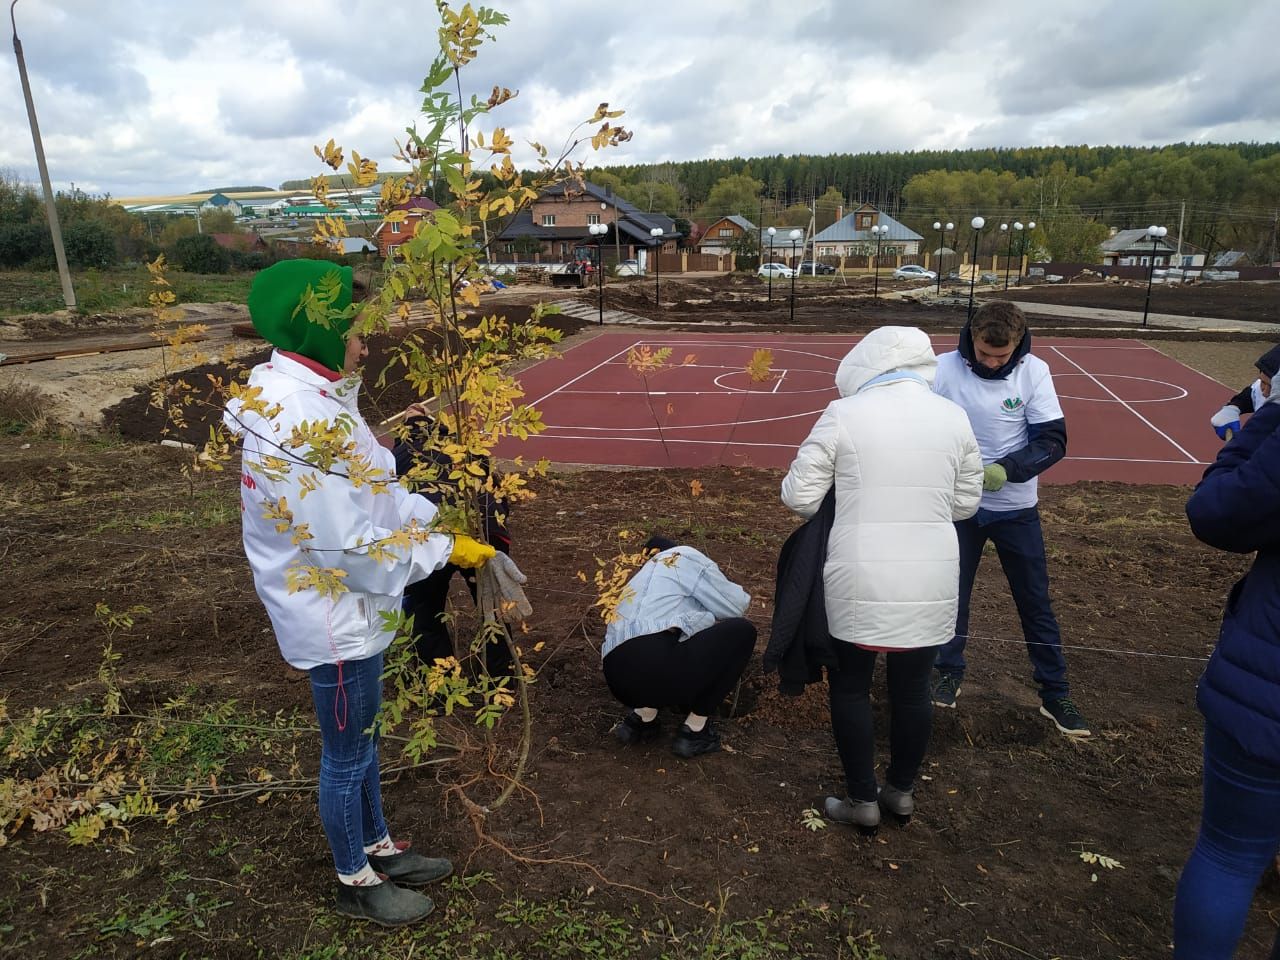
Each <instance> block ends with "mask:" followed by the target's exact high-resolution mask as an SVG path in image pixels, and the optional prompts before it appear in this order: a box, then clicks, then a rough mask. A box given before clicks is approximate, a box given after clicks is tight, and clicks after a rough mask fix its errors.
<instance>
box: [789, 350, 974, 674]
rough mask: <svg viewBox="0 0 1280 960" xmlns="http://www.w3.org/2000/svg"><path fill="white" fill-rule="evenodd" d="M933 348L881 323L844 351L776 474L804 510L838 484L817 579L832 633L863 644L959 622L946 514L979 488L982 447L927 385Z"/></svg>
mask: <svg viewBox="0 0 1280 960" xmlns="http://www.w3.org/2000/svg"><path fill="white" fill-rule="evenodd" d="M936 368H937V358H936V357H935V356H934V353H933V347H932V346H931V345H930V343H929V337H928V336H927V335H926V334H925V333H924V331H922V330H918V329H916V328H914V327H881V328H880V329H878V330H875V331H873V332H872V333H870V334H868V335H867V336H866V337H864V338H863V339H862V341H861V342H860V343H859V344H858V345H857V346H856V347H854V348H853V350H852V351H850V353H849V354H848V356H846V357H845V358H844V360H842V361H841V362H840V368H839V369H838V370H837V371H836V387H837V388H838V389H839V391H840V397H841V398H840V399H839V400H834V401H832V402H831V403H830V404H829V405H828V406H827V409H826V410H825V411H823V413H822V416H821V417H820V418H819V419H818V422H817V423H816V424H814V427H813V430H812V431H811V432H810V434H809V437H808V439H806V440H805V441H804V443H803V444H801V446H800V449H799V450H798V451H797V453H796V458H795V461H794V462H793V463H792V464H791V469H790V470H789V471H788V472H787V476H786V478H785V479H784V480H783V481H782V502H783V503H785V504H786V505H787V506H788V507H789V508H791V509H792V510H794V511H795V512H796V513H798V514H800V515H801V516H802V517H811V516H813V514H815V513H816V512H817V511H818V508H819V507H820V506H821V505H822V499H823V497H825V496H826V493H827V491H828V490H829V489H830V488H831V485H832V484H833V483H834V484H835V488H836V513H835V521H834V523H833V524H832V528H831V535H830V537H829V539H828V542H827V562H826V566H825V568H824V575H823V580H824V584H825V587H826V597H827V621H828V626H829V629H830V631H831V635H832V636H833V637H836V638H837V639H840V640H847V641H850V642H853V643H858V644H862V645H864V646H869V647H885V648H890V649H912V648H916V647H928V646H934V645H936V644H940V643H945V642H946V641H947V640H950V639H951V637H952V635H953V633H954V631H955V623H956V602H957V595H958V592H959V579H960V565H959V548H958V546H957V541H956V532H955V527H954V526H953V525H952V521H954V520H963V519H966V518H968V517H971V516H973V514H974V513H975V512H976V511H977V509H978V502H979V500H980V499H981V497H982V457H981V454H980V453H979V452H978V442H977V440H975V439H974V436H973V429H972V428H971V427H970V426H969V419H968V417H967V416H966V415H965V412H964V410H963V409H961V408H960V407H959V406H958V405H956V404H954V403H952V402H951V401H950V400H947V399H944V398H943V397H939V396H937V395H936V394H934V393H933V392H932V391H931V390H930V383H931V382H932V380H933V375H934V372H935V370H936Z"/></svg>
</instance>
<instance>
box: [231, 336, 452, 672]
mask: <svg viewBox="0 0 1280 960" xmlns="http://www.w3.org/2000/svg"><path fill="white" fill-rule="evenodd" d="M317 368H318V365H311V364H310V362H302V361H301V360H299V359H295V358H294V357H293V356H292V355H287V354H284V353H282V352H281V351H279V350H277V351H275V352H274V353H273V354H272V355H271V359H270V360H269V361H268V362H266V363H263V364H259V365H258V366H256V367H254V369H253V372H252V373H251V374H250V376H249V386H250V387H260V388H261V389H262V392H261V394H259V397H258V398H259V399H260V400H261V401H262V402H263V404H264V406H263V408H262V409H261V410H258V409H256V407H257V404H256V403H251V404H249V408H246V405H245V403H243V402H241V401H240V400H236V399H233V400H231V401H230V402H229V403H228V404H227V411H226V413H225V415H224V416H223V422H224V423H225V424H226V425H227V427H228V428H229V429H230V430H231V431H232V432H233V433H235V434H237V435H238V436H240V437H241V438H242V439H243V441H244V456H243V461H242V468H241V473H240V510H241V514H240V518H241V526H242V530H243V534H244V552H245V554H246V555H247V556H248V558H249V566H250V567H251V568H252V569H253V582H254V586H255V587H256V588H257V590H258V596H259V597H260V598H261V599H262V603H263V605H264V606H265V607H266V608H267V614H268V615H269V616H270V617H271V625H272V626H273V627H274V628H275V634H276V642H277V643H279V645H280V653H281V654H282V655H283V656H284V658H285V660H287V661H288V662H289V663H290V664H292V665H293V666H295V667H297V668H298V669H300V670H310V669H311V668H312V667H317V666H320V665H321V664H327V663H339V662H342V661H349V660H363V659H366V658H368V657H372V656H374V655H375V654H378V653H381V652H382V651H383V650H385V649H386V648H387V646H388V645H389V644H390V643H391V641H392V639H393V638H394V636H395V634H394V633H393V632H392V631H390V630H388V629H386V626H385V623H384V621H383V618H382V614H383V613H394V612H396V611H397V610H399V608H400V600H401V596H402V595H403V593H404V588H405V585H406V584H409V583H412V582H414V581H416V580H421V579H423V578H424V577H426V576H428V575H429V574H430V573H431V572H432V571H433V570H437V569H439V568H440V567H442V566H444V565H445V563H446V562H447V561H448V558H449V553H450V551H451V550H452V548H453V538H452V537H451V536H448V535H444V534H432V535H431V536H430V537H428V538H427V539H426V541H425V542H423V543H414V544H413V545H412V546H411V547H409V548H397V549H395V550H393V551H388V552H389V553H390V556H387V557H382V558H375V557H373V556H370V555H369V546H370V545H371V544H375V543H378V542H379V541H382V540H385V539H386V538H387V537H388V536H390V535H391V534H392V533H393V532H395V531H396V530H400V529H405V528H408V527H409V526H410V524H412V523H414V522H416V523H417V524H418V525H419V526H421V527H429V526H430V525H431V523H432V522H433V520H434V518H435V513H436V508H435V507H434V506H433V505H432V504H431V502H430V501H428V500H427V499H426V498H425V497H419V496H417V495H416V494H411V493H409V492H408V491H407V490H405V488H404V487H402V486H401V485H400V484H399V482H397V481H396V479H395V458H394V457H393V456H392V455H391V451H390V450H387V449H386V448H384V447H382V446H380V445H379V444H378V442H377V441H376V440H375V439H374V436H373V432H372V431H371V430H370V429H369V426H368V424H366V423H365V422H364V419H363V418H362V417H361V416H360V412H359V410H358V409H357V407H356V399H357V397H358V396H359V391H360V381H359V380H357V379H354V378H350V379H341V380H337V381H332V380H330V379H329V378H328V377H327V376H325V374H323V373H321V372H320V371H319V369H317ZM267 414H273V415H272V416H270V417H268V416H266V415H267ZM304 420H305V421H308V422H310V423H311V424H312V425H320V424H327V425H335V424H339V423H341V424H344V425H346V428H347V429H348V430H349V433H348V436H349V438H350V440H351V442H352V443H353V444H354V446H355V455H356V456H358V457H361V458H364V460H365V461H366V462H367V464H368V466H369V468H370V471H369V479H370V480H373V481H381V482H382V483H384V484H386V486H385V490H384V492H375V491H374V490H373V489H372V488H371V486H370V484H369V483H362V484H360V485H359V486H357V485H356V484H354V483H352V482H351V480H349V479H348V478H347V476H346V472H347V471H346V467H345V466H344V465H343V464H340V463H338V464H334V465H333V466H332V468H331V472H330V473H328V474H326V473H323V472H321V471H319V470H316V469H314V468H313V467H312V466H311V465H310V464H309V463H306V462H300V460H299V458H305V456H306V455H307V453H308V448H307V447H305V446H303V447H301V448H297V449H291V448H288V447H286V446H284V445H285V444H286V441H288V439H289V436H290V434H291V432H292V431H293V428H294V427H296V426H298V425H299V424H301V423H302V422H303V421H304ZM268 458H278V460H277V461H275V462H273V461H272V460H271V459H268ZM304 478H307V480H308V486H311V485H312V484H314V489H309V490H307V491H306V495H305V496H303V493H304V490H303V486H302V484H303V479H304ZM387 481H390V482H389V483H387ZM281 498H284V500H285V506H286V507H287V509H288V510H290V511H291V512H292V514H293V523H292V526H291V527H286V529H284V530H279V529H277V524H278V523H280V521H279V520H277V519H275V518H274V517H269V516H267V511H268V509H269V508H272V507H273V505H276V504H278V503H279V501H280V499H281ZM303 524H305V525H306V531H307V532H308V533H310V535H311V539H309V540H303V541H301V542H300V543H296V544H295V543H294V542H293V540H294V534H295V531H297V530H298V529H300V528H301V527H302V525H303ZM300 565H301V566H306V565H311V566H316V567H332V568H337V569H339V570H342V571H344V572H345V573H346V576H345V578H344V579H343V581H342V583H343V585H344V586H345V587H346V588H347V589H346V591H345V592H343V593H339V594H337V595H336V597H334V598H332V599H330V598H328V597H325V596H324V595H323V594H321V593H320V592H319V591H317V590H314V589H308V590H300V591H298V592H296V593H290V592H289V587H288V582H287V580H286V574H287V571H288V570H289V568H290V567H294V566H300Z"/></svg>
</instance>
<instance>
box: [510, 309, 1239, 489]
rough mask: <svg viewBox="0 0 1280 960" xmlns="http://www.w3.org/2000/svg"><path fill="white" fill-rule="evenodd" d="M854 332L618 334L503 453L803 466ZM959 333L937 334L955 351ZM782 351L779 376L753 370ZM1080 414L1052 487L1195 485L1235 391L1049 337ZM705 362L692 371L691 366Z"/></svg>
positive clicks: (583, 360)
mask: <svg viewBox="0 0 1280 960" xmlns="http://www.w3.org/2000/svg"><path fill="white" fill-rule="evenodd" d="M858 339H859V338H858V337H849V336H836V335H830V336H818V337H807V336H787V335H755V334H689V333H685V334H679V333H672V334H654V335H649V334H638V333H608V334H602V335H601V336H598V337H596V338H595V339H593V340H590V341H587V342H586V343H582V344H579V345H578V346H575V347H573V348H571V349H569V350H567V351H565V353H564V354H563V356H562V357H561V358H560V359H553V360H547V361H543V362H542V363H539V364H537V365H535V366H533V367H531V368H529V369H528V370H526V371H524V373H523V374H521V377H520V379H521V381H522V383H523V385H524V390H525V398H526V400H527V401H528V402H529V403H531V404H532V405H534V406H535V407H537V408H538V409H540V410H541V411H542V417H543V422H544V423H545V424H546V425H547V429H546V431H545V432H544V433H541V434H539V435H537V436H536V437H531V438H530V439H529V440H528V441H527V442H524V443H521V442H519V441H509V442H506V443H504V444H503V445H502V446H501V447H500V448H499V451H498V452H499V454H501V455H504V456H515V455H516V454H518V453H519V454H523V455H524V456H525V457H526V458H529V457H546V458H547V459H549V460H551V461H554V462H556V463H576V464H598V465H617V466H637V467H705V466H712V465H726V466H745V467H775V468H783V469H785V468H786V467H787V466H789V465H790V463H791V460H792V457H793V456H794V455H795V451H796V448H797V447H798V446H799V445H800V443H801V441H803V440H804V438H805V437H806V436H807V435H808V432H809V429H810V427H812V426H813V423H814V421H815V420H817V418H818V415H819V414H820V413H821V412H822V410H823V409H824V408H825V407H826V405H827V404H828V403H829V402H830V401H832V400H833V399H835V398H836V396H837V393H836V390H835V386H834V377H835V371H836V367H837V366H838V365H839V362H840V360H841V358H843V357H844V355H845V354H846V353H848V352H849V350H850V349H851V348H852V347H853V345H854V344H855V343H857V341H858ZM954 346H955V337H954V336H946V337H935V338H934V349H935V350H937V351H938V352H940V353H941V352H945V351H947V350H951V349H953V348H954ZM633 347H636V348H644V347H648V348H649V349H651V350H653V351H655V352H656V351H658V350H660V349H663V348H665V347H670V348H672V355H671V357H670V359H669V364H672V365H671V366H668V367H666V368H664V369H662V370H659V371H658V372H656V373H651V374H649V375H648V376H647V378H646V377H644V376H641V375H639V374H638V373H636V372H634V371H633V370H631V369H629V368H628V366H627V354H628V351H630V350H631V349H632V348H633ZM760 349H767V350H771V351H772V353H773V363H772V368H771V377H772V379H770V380H768V381H765V382H759V383H758V382H754V381H753V380H752V379H751V377H750V376H749V375H748V373H747V372H746V367H747V364H748V363H749V362H750V361H751V358H752V355H753V354H754V352H755V351H756V350H760ZM1034 350H1035V353H1036V354H1037V355H1038V356H1040V357H1041V358H1043V359H1044V360H1045V362H1047V363H1048V364H1049V368H1050V370H1051V371H1052V372H1053V377H1054V383H1055V385H1056V386H1057V389H1058V395H1059V397H1060V398H1061V400H1062V408H1063V411H1064V412H1065V414H1066V418H1067V434H1068V438H1069V444H1068V456H1067V458H1066V459H1065V460H1064V461H1063V462H1061V463H1059V464H1058V465H1057V466H1055V467H1053V468H1052V469H1051V470H1050V471H1049V472H1048V473H1047V474H1045V477H1044V479H1045V480H1046V482H1054V483H1070V482H1073V481H1076V480H1121V481H1127V482H1131V483H1173V484H1191V483H1195V482H1196V481H1197V480H1198V479H1199V478H1200V475H1201V474H1202V473H1203V472H1204V468H1205V465H1206V464H1207V463H1209V462H1210V461H1211V460H1212V459H1213V457H1214V456H1215V454H1216V453H1217V450H1218V448H1219V445H1220V444H1219V442H1218V439H1217V437H1216V436H1215V435H1214V433H1213V430H1212V429H1211V428H1210V427H1209V417H1210V416H1211V415H1212V413H1213V412H1214V411H1215V410H1217V409H1218V407H1220V406H1221V405H1222V403H1223V401H1224V399H1225V398H1226V397H1227V396H1228V395H1229V394H1230V393H1231V392H1232V391H1230V390H1228V389H1227V388H1226V387H1224V386H1223V385H1222V384H1220V383H1218V382H1216V381H1214V380H1212V379H1210V378H1209V377H1206V376H1205V375H1203V374H1201V373H1197V372H1196V371H1194V370H1192V369H1190V368H1189V367H1186V366H1184V365H1183V364H1181V363H1178V362H1177V361H1176V360H1173V359H1171V358H1169V357H1167V356H1165V355H1164V354H1162V353H1160V352H1159V351H1158V350H1155V349H1154V348H1152V347H1149V346H1147V345H1146V344H1143V343H1140V342H1138V341H1136V340H1073V339H1052V338H1045V339H1041V338H1036V339H1035V341H1034ZM689 355H692V357H693V359H692V360H690V362H688V363H684V364H682V361H683V360H685V358H686V357H688V356H689Z"/></svg>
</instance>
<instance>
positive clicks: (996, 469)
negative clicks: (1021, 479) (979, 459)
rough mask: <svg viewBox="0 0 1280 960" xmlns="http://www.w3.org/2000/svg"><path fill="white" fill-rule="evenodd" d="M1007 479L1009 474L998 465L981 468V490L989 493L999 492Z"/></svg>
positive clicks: (993, 464)
mask: <svg viewBox="0 0 1280 960" xmlns="http://www.w3.org/2000/svg"><path fill="white" fill-rule="evenodd" d="M1008 479H1009V474H1007V473H1006V472H1005V469H1004V467H1002V466H1000V464H998V463H992V464H988V465H987V466H985V467H983V468H982V489H983V490H986V491H988V492H989V493H990V492H994V491H996V490H999V489H1000V488H1001V487H1003V486H1004V484H1005V481H1006V480H1008Z"/></svg>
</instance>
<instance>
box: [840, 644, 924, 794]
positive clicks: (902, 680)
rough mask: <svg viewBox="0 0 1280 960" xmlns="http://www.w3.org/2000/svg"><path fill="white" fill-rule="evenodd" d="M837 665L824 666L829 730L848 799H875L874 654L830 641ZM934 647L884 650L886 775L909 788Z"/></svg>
mask: <svg viewBox="0 0 1280 960" xmlns="http://www.w3.org/2000/svg"><path fill="white" fill-rule="evenodd" d="M832 646H834V647H835V653H836V663H837V667H836V669H834V670H828V671H827V685H828V686H829V687H830V690H831V731H832V733H834V734H835V738H836V750H838V751H839V753H840V762H841V763H842V764H843V765H844V776H845V780H846V782H847V783H848V787H849V798H850V799H852V800H856V801H861V802H866V801H870V800H874V799H876V793H877V790H876V762H875V747H876V735H875V730H874V729H873V727H872V725H871V678H872V676H873V675H874V674H875V669H876V655H875V653H873V652H872V651H870V650H863V649H862V648H861V647H858V646H855V645H854V644H852V643H847V642H846V641H844V640H835V639H833V640H832ZM937 654H938V648H937V647H922V648H919V649H916V650H895V651H894V652H892V653H887V654H885V663H886V668H885V669H886V671H887V679H888V684H889V769H888V770H887V771H886V772H885V780H886V781H888V782H889V783H890V784H891V785H893V786H894V787H896V788H897V789H899V790H910V789H911V786H912V784H913V783H915V779H916V773H917V772H919V770H920V764H921V762H922V761H923V760H924V753H925V750H927V749H928V747H929V731H930V729H931V727H932V726H933V700H932V697H931V696H930V691H929V675H930V671H931V670H932V668H933V661H934V658H935V657H936V656H937Z"/></svg>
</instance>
